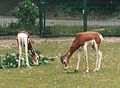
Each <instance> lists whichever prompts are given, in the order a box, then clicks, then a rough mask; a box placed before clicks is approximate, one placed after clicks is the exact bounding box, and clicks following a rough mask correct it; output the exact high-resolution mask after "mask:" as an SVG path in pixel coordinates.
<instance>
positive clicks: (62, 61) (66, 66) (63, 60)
mask: <svg viewBox="0 0 120 88" xmlns="http://www.w3.org/2000/svg"><path fill="white" fill-rule="evenodd" d="M60 60H61V63H62V64H63V66H64V70H67V69H68V67H69V65H68V60H67V59H66V58H65V57H64V56H61V57H60Z"/></svg>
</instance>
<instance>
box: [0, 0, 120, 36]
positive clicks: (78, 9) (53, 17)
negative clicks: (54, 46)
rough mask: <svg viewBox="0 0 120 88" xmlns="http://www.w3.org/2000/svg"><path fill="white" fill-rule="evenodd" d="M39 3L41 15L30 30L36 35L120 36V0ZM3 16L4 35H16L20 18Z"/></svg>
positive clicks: (0, 22)
mask: <svg viewBox="0 0 120 88" xmlns="http://www.w3.org/2000/svg"><path fill="white" fill-rule="evenodd" d="M1 3H2V2H1ZM16 3H17V1H16ZM35 3H36V4H37V5H38V7H39V18H38V19H36V27H35V29H33V30H30V32H31V33H32V34H38V35H40V36H41V35H42V36H51V37H54V36H61V37H62V36H75V34H76V33H78V32H82V31H98V32H100V33H101V34H103V35H104V36H120V15H119V13H120V1H119V0H115V1H114V0H111V1H97V2H95V0H94V1H93V0H77V1H74V2H73V1H72V0H69V1H64V0H61V1H57V0H54V2H53V1H52V0H49V1H48V0H38V1H36V2H35ZM3 9H4V8H3ZM12 9H13V10H14V9H15V7H13V8H12ZM8 12H10V11H8ZM1 15H2V16H0V35H11V34H16V33H17V32H18V29H17V26H16V23H17V22H18V20H17V18H14V16H12V15H10V16H9V17H8V16H4V14H1Z"/></svg>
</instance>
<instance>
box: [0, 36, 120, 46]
mask: <svg viewBox="0 0 120 88" xmlns="http://www.w3.org/2000/svg"><path fill="white" fill-rule="evenodd" d="M31 40H32V41H33V42H37V43H39V42H44V41H48V42H54V41H71V42H72V41H73V40H74V37H59V38H40V37H39V36H31ZM104 42H120V37H104ZM11 46H12V47H16V46H17V41H16V36H0V47H4V48H9V47H11Z"/></svg>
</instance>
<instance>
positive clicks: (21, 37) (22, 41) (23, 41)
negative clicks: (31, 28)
mask: <svg viewBox="0 0 120 88" xmlns="http://www.w3.org/2000/svg"><path fill="white" fill-rule="evenodd" d="M16 39H17V42H18V48H19V56H18V59H19V60H18V67H20V61H21V59H22V57H21V56H22V47H25V56H26V65H27V66H28V67H30V65H29V60H28V52H29V51H31V53H32V59H33V60H32V61H33V63H34V64H36V65H38V57H39V56H38V54H37V53H36V52H35V51H34V50H33V48H32V45H31V41H30V34H29V33H28V32H26V31H21V32H19V33H18V34H17V38H16Z"/></svg>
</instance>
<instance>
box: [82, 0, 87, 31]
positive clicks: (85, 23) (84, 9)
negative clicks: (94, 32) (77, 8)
mask: <svg viewBox="0 0 120 88" xmlns="http://www.w3.org/2000/svg"><path fill="white" fill-rule="evenodd" d="M83 29H84V31H87V0H83Z"/></svg>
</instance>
